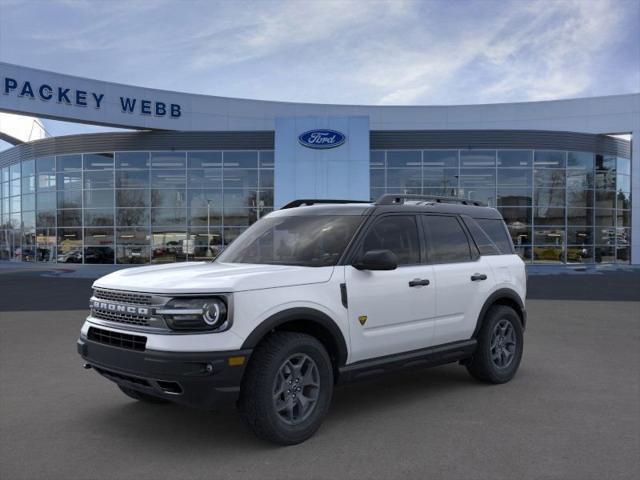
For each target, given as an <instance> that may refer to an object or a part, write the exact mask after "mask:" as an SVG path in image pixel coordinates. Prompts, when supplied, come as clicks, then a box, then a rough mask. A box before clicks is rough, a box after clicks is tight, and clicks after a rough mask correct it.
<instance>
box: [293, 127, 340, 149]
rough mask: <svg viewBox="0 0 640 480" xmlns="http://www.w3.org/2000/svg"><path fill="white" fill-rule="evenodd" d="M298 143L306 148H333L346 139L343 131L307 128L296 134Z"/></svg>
mask: <svg viewBox="0 0 640 480" xmlns="http://www.w3.org/2000/svg"><path fill="white" fill-rule="evenodd" d="M298 141H299V142H300V144H301V145H302V146H304V147H307V148H317V149H324V148H335V147H339V146H340V145H342V144H343V143H344V142H346V141H347V136H346V135H345V134H344V133H340V132H336V131H335V130H329V129H326V128H320V129H316V130H309V131H308V132H304V133H303V134H301V135H299V136H298Z"/></svg>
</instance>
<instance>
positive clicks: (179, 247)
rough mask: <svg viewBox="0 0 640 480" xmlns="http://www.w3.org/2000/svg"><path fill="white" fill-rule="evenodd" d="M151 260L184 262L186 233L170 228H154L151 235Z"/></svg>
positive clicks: (185, 256) (157, 261)
mask: <svg viewBox="0 0 640 480" xmlns="http://www.w3.org/2000/svg"><path fill="white" fill-rule="evenodd" d="M151 242H152V249H151V262H152V263H167V262H184V261H185V260H186V259H187V252H186V245H187V234H186V232H185V231H181V230H172V229H154V231H153V234H152V236H151Z"/></svg>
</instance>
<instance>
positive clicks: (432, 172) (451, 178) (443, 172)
mask: <svg viewBox="0 0 640 480" xmlns="http://www.w3.org/2000/svg"><path fill="white" fill-rule="evenodd" d="M422 175H423V180H422V182H423V185H424V187H425V188H441V189H443V190H444V191H449V190H450V189H452V188H457V187H458V169H457V168H438V167H429V168H425V169H423V171H422Z"/></svg>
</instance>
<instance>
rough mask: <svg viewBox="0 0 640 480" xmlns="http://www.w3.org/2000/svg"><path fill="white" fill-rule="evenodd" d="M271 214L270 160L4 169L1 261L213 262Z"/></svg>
mask: <svg viewBox="0 0 640 480" xmlns="http://www.w3.org/2000/svg"><path fill="white" fill-rule="evenodd" d="M271 210H273V151H270V150H262V151H236V150H233V151H189V152H176V151H171V152H155V151H154V152H98V153H84V154H73V155H59V156H55V157H54V156H52V157H42V158H36V159H32V160H26V161H23V162H21V163H17V164H14V165H11V166H8V167H5V168H2V169H0V259H3V260H21V261H26V262H59V263H121V264H130V263H149V262H151V263H162V262H174V261H186V260H202V259H210V258H212V257H214V256H216V255H217V254H218V252H219V251H220V249H221V248H222V247H223V246H225V245H227V244H229V243H230V242H232V241H233V240H234V239H235V238H236V237H237V236H238V235H239V234H240V233H241V232H242V231H243V230H244V229H245V228H247V227H248V226H249V225H250V224H252V223H253V222H255V221H256V220H257V219H258V218H260V217H261V216H262V215H264V214H266V213H268V212H270V211H271Z"/></svg>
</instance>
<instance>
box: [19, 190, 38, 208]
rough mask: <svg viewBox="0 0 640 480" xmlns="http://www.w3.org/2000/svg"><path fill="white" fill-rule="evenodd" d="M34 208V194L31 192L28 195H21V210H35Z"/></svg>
mask: <svg viewBox="0 0 640 480" xmlns="http://www.w3.org/2000/svg"><path fill="white" fill-rule="evenodd" d="M35 209H36V196H35V194H33V193H31V194H29V195H22V210H35Z"/></svg>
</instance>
